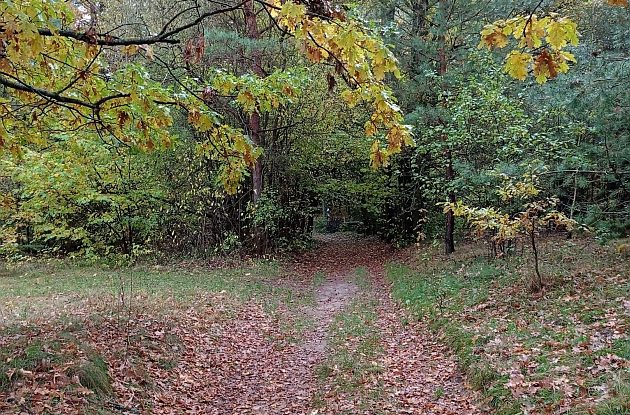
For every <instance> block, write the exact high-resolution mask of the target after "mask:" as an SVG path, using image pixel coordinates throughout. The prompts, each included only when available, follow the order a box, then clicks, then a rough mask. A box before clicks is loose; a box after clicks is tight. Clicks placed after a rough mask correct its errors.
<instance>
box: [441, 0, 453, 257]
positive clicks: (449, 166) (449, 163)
mask: <svg viewBox="0 0 630 415" xmlns="http://www.w3.org/2000/svg"><path fill="white" fill-rule="evenodd" d="M440 7H441V8H442V10H444V11H445V10H446V1H445V0H440ZM443 18H444V17H443ZM446 23H447V22H446V21H444V22H442V24H443V25H444V27H443V28H442V30H441V32H442V33H441V34H440V50H439V52H438V59H439V65H440V66H439V68H438V75H439V76H444V75H445V74H446V70H447V62H448V61H447V57H446ZM444 88H445V87H444ZM442 105H443V106H444V108H446V106H447V105H448V103H447V102H446V99H445V98H444V99H443V101H442ZM442 139H443V140H444V142H445V146H446V151H445V152H444V157H445V158H446V172H445V175H444V176H445V179H446V185H447V186H449V185H450V184H451V182H452V181H453V179H454V178H455V170H454V169H453V155H452V153H451V149H450V148H449V147H448V136H447V135H446V134H444V135H443V136H442ZM448 201H449V202H450V203H455V201H456V198H455V193H453V192H452V191H450V190H449V192H448ZM454 233H455V214H454V212H453V211H452V210H449V211H448V212H446V226H445V230H444V252H446V253H447V254H452V253H453V252H455V238H454Z"/></svg>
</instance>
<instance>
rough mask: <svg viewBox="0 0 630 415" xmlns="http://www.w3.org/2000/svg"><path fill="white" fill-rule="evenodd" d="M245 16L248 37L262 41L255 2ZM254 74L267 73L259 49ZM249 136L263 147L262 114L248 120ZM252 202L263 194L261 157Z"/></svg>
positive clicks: (255, 170) (254, 172)
mask: <svg viewBox="0 0 630 415" xmlns="http://www.w3.org/2000/svg"><path fill="white" fill-rule="evenodd" d="M243 15H244V17H245V30H246V33H247V37H249V38H250V39H253V40H258V39H260V31H259V30H258V21H257V20H256V12H255V10H254V0H250V1H248V2H246V3H245V4H244V5H243ZM251 59H252V67H251V70H252V72H253V73H254V74H255V75H257V76H259V77H261V78H264V77H265V71H264V70H263V69H262V53H261V51H260V50H258V49H254V51H253V52H252V56H251ZM248 129H249V136H250V139H251V140H252V142H253V143H254V145H256V146H262V145H263V144H264V139H263V135H262V130H261V120H260V114H259V113H258V112H257V111H254V112H253V113H252V114H251V115H250V116H249V120H248ZM252 192H253V195H252V202H254V203H256V202H257V201H258V199H259V198H260V196H261V194H262V192H263V166H262V160H261V159H260V157H259V158H258V159H257V160H256V164H255V165H254V168H253V170H252Z"/></svg>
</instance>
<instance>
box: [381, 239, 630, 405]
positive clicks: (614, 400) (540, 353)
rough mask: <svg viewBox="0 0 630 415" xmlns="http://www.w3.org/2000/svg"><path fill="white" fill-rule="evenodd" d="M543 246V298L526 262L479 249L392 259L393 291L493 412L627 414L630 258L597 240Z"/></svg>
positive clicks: (561, 242)
mask: <svg viewBox="0 0 630 415" xmlns="http://www.w3.org/2000/svg"><path fill="white" fill-rule="evenodd" d="M541 245H542V246H543V247H544V248H546V249H544V250H543V253H544V256H543V262H542V264H543V270H544V272H545V276H546V288H545V291H544V292H543V293H542V294H539V295H535V294H532V293H531V292H529V291H528V289H527V284H526V281H527V277H528V274H527V273H528V272H530V271H531V269H530V266H529V264H528V261H527V260H526V259H524V258H523V257H521V256H520V255H514V256H512V257H510V258H508V259H506V260H488V259H486V258H484V257H480V256H478V255H477V254H476V253H478V252H480V251H482V250H480V249H478V248H477V245H470V246H466V247H464V248H460V252H459V253H458V254H457V255H454V256H453V257H450V258H448V259H445V258H443V257H441V256H435V257H432V256H430V255H425V256H424V257H423V258H422V259H421V260H420V261H419V263H416V264H411V265H403V264H399V263H393V264H389V266H388V268H387V276H388V278H389V280H390V281H391V282H392V284H393V295H394V297H395V298H396V299H397V300H398V301H399V302H400V303H402V304H403V305H405V306H406V307H407V308H408V309H409V310H410V312H411V314H412V315H413V316H415V317H416V318H417V319H420V320H423V321H426V322H427V323H428V325H429V326H430V328H431V329H432V330H433V331H434V332H436V333H438V334H439V335H440V336H441V337H442V339H443V341H444V342H445V343H446V344H447V345H448V346H450V348H451V349H452V350H453V351H454V352H455V354H456V356H457V358H458V361H459V364H460V367H461V368H462V371H463V372H464V373H465V374H466V375H467V379H468V382H469V384H470V385H471V386H472V387H473V388H474V389H476V390H479V391H480V392H481V393H482V396H483V398H484V401H485V402H486V403H487V404H488V405H489V406H490V407H491V408H492V409H493V412H494V413H496V414H500V415H511V414H521V413H524V412H532V411H533V412H536V411H543V410H544V411H551V412H554V411H557V412H558V413H560V412H562V413H564V412H567V411H586V412H584V413H596V414H603V415H612V414H617V415H620V414H627V413H628V411H629V408H630V405H629V399H628V398H627V396H630V394H628V393H626V392H627V391H628V390H629V388H630V383H629V382H628V370H629V369H630V365H629V361H628V359H629V356H628V354H629V353H628V345H629V344H630V339H628V336H627V334H626V333H627V332H626V330H627V328H628V327H629V325H628V316H627V314H626V313H625V311H624V308H625V307H626V305H625V303H624V301H626V302H627V300H626V298H627V293H628V292H629V288H630V284H629V281H628V276H629V274H630V273H629V272H628V264H627V263H626V262H620V261H619V258H618V256H616V255H615V253H614V250H613V249H611V248H607V247H601V246H598V245H596V244H593V243H591V242H590V241H579V240H578V241H560V240H557V239H552V240H548V241H545V242H544V243H542V244H541ZM589 411H590V412H589ZM551 412H550V413H551ZM554 413H555V412H554ZM567 413H568V412H567ZM572 413H573V412H572ZM575 413H582V412H575Z"/></svg>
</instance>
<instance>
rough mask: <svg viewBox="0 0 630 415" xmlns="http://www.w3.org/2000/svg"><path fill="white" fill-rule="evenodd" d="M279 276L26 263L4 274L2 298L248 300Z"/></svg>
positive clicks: (268, 267)
mask: <svg viewBox="0 0 630 415" xmlns="http://www.w3.org/2000/svg"><path fill="white" fill-rule="evenodd" d="M278 275H279V268H278V266H277V265H275V264H273V263H264V262H261V263H259V264H256V265H255V266H253V267H251V268H241V269H222V270H201V269H193V270H177V271H174V270H170V269H166V268H152V267H142V266H140V267H136V268H123V269H110V268H107V267H93V266H89V267H77V266H74V265H72V264H71V263H67V264H66V263H62V264H55V265H50V264H47V263H36V264H25V265H21V266H17V267H16V268H13V269H10V270H4V272H2V273H0V299H3V298H12V297H47V296H53V295H64V294H75V293H79V294H86V293H94V292H107V293H111V294H118V293H119V292H120V290H121V289H124V290H130V289H134V290H137V291H138V292H142V293H146V294H164V293H172V294H175V295H182V296H186V295H190V294H191V293H194V292H196V291H199V290H202V291H207V292H221V291H227V292H230V293H235V294H239V295H245V296H248V295H250V294H251V293H253V292H259V291H264V290H266V289H268V287H267V286H266V284H265V282H266V281H269V280H271V279H273V278H275V277H277V276H278Z"/></svg>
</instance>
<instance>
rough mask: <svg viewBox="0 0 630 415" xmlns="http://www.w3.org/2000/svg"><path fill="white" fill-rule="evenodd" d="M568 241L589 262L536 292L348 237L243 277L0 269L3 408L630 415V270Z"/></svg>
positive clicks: (506, 277) (470, 253)
mask: <svg viewBox="0 0 630 415" xmlns="http://www.w3.org/2000/svg"><path fill="white" fill-rule="evenodd" d="M573 244H574V245H575V247H573V248H571V246H569V247H568V248H567V247H566V246H565V245H566V243H563V244H562V246H565V250H566V254H567V255H569V256H571V255H572V256H573V258H574V259H576V261H577V262H580V261H582V262H580V263H581V264H582V263H588V264H590V268H588V269H581V271H575V270H574V269H573V268H572V267H570V266H567V265H566V264H563V263H562V262H561V261H560V259H558V258H556V262H558V261H560V262H559V263H557V264H556V265H557V266H560V267H562V268H563V272H561V273H558V275H556V277H554V279H553V284H550V286H549V288H548V289H546V291H545V292H543V293H541V294H538V295H537V296H532V294H531V293H529V292H528V291H527V290H526V289H525V288H523V287H524V286H525V284H523V282H522V281H521V282H520V283H517V284H515V281H516V280H515V279H516V278H518V277H519V276H522V274H523V273H524V271H523V269H526V268H527V263H526V261H521V262H519V261H505V262H500V263H495V262H492V263H490V262H487V261H480V260H479V259H478V257H479V254H480V252H479V251H478V250H477V251H475V249H478V246H476V245H474V246H473V245H471V246H470V247H466V248H465V249H463V250H462V251H463V253H461V254H459V256H456V257H455V258H450V259H449V260H446V259H445V258H443V257H441V256H440V255H439V254H438V253H437V252H435V250H432V249H431V248H430V247H425V248H423V250H421V251H417V250H415V249H413V250H406V251H396V250H394V249H392V248H391V247H390V246H388V245H386V244H384V243H382V242H379V241H377V240H373V239H367V238H359V237H357V236H355V235H351V234H336V235H333V236H325V237H320V238H319V240H318V244H317V247H316V248H315V249H314V250H311V251H309V252H307V253H304V254H300V255H297V256H295V257H293V258H291V259H289V260H285V261H282V262H281V263H276V262H257V263H254V262H252V263H251V264H245V265H241V266H240V267H238V268H233V267H226V268H223V269H216V268H215V269H208V267H207V266H202V265H199V264H196V263H188V264H177V265H171V266H138V267H134V268H133V269H116V268H106V267H94V266H81V267H80V266H77V265H76V264H75V265H70V264H69V263H67V262H64V261H52V260H51V261H49V262H41V261H40V262H33V263H24V264H20V265H19V266H15V267H8V268H7V269H6V270H5V271H4V272H3V273H2V274H0V413H7V414H9V413H18V414H19V413H23V414H40V413H51V414H52V413H54V414H73V413H76V414H79V413H88V414H89V413H93V414H140V413H142V414H144V413H153V414H194V413H198V414H259V415H264V414H270V415H271V414H296V415H297V414H305V415H306V414H313V415H314V414H427V415H430V414H471V415H473V414H484V413H493V412H496V411H498V413H504V414H508V413H514V414H517V413H532V414H534V413H540V414H553V413H558V414H560V413H568V412H567V411H574V412H573V413H589V411H595V410H597V411H600V412H598V413H601V414H625V413H630V403H629V402H628V400H627V399H626V400H625V401H624V400H623V398H619V396H622V395H623V393H624V392H625V391H627V390H625V389H623V388H625V387H626V386H627V380H628V379H627V377H626V376H627V374H628V368H629V365H628V361H629V359H630V356H628V353H629V350H628V348H629V347H630V346H629V343H630V342H628V333H627V329H628V316H629V313H630V303H629V302H628V296H627V294H628V288H629V286H628V276H629V275H630V274H629V273H628V272H627V271H628V264H627V261H625V262H624V261H618V260H617V259H619V257H615V255H614V252H611V251H605V252H604V251H602V250H601V249H600V248H597V247H596V246H592V245H588V246H585V245H583V244H582V243H581V242H578V243H573ZM556 245H558V244H557V243H550V244H549V246H556ZM598 249H600V251H601V252H600V251H598ZM602 249H603V248H602ZM577 251H579V252H583V254H582V257H576V256H575V252H577ZM543 252H545V250H544V249H543ZM587 254H588V255H587ZM590 255H595V256H596V257H597V258H598V259H597V260H594V259H593V258H590ZM582 265H583V264H582ZM580 266H581V265H580ZM591 269H596V270H597V272H596V273H595V274H592V272H595V271H590V270H591ZM565 271H566V272H565ZM574 271H575V272H574ZM576 273H577V274H576ZM550 274H551V272H550ZM554 275H555V274H554ZM561 276H564V277H565V278H569V277H571V278H572V279H571V284H570V285H569V284H568V283H563V282H562V278H561ZM595 286H596V287H597V289H594V287H595ZM519 287H521V288H519ZM567 298H568V300H567ZM401 306H402V308H401ZM458 363H459V365H458ZM459 368H462V369H463V373H462V371H460V369H459ZM543 369H544V370H543ZM473 389H474V390H475V391H474V390H473ZM629 396H630V395H629ZM606 408H609V409H611V411H612V412H603V411H604V410H606ZM620 408H621V409H620ZM624 408H625V409H624ZM582 410H584V412H578V411H582ZM620 411H626V412H620Z"/></svg>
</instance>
